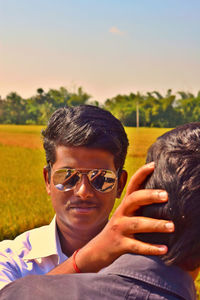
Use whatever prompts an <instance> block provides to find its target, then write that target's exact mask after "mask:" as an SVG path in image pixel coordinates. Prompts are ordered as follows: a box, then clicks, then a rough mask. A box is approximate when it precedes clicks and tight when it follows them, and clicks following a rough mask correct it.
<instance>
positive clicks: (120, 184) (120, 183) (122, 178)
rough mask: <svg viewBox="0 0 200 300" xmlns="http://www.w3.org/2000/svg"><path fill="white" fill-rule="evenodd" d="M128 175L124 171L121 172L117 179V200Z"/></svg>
mask: <svg viewBox="0 0 200 300" xmlns="http://www.w3.org/2000/svg"><path fill="white" fill-rule="evenodd" d="M127 177H128V173H127V172H126V171H125V170H122V172H121V175H120V177H119V179H118V185H117V198H120V197H121V194H122V192H123V189H124V187H125V185H126V182H127Z"/></svg>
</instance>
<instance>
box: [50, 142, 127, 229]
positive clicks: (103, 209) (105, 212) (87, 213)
mask: <svg viewBox="0 0 200 300" xmlns="http://www.w3.org/2000/svg"><path fill="white" fill-rule="evenodd" d="M66 167H67V168H72V169H73V168H76V169H78V170H80V169H87V170H91V169H106V170H111V171H113V172H114V173H115V174H116V172H117V170H116V169H115V165H114V156H113V155H112V154H111V153H109V152H107V151H104V150H101V149H90V148H86V147H66V146H58V147H57V148H56V161H55V163H54V164H53V166H52V169H51V179H50V182H48V180H47V172H45V181H46V188H47V192H48V194H49V195H50V196H51V200H52V204H53V208H54V210H55V212H56V218H57V224H58V226H59V227H62V228H63V226H64V228H71V229H73V230H77V231H81V230H85V231H88V230H89V231H90V232H91V233H92V232H93V233H94V234H96V233H97V232H99V231H100V230H101V229H102V228H103V227H104V226H105V224H106V222H107V220H108V217H109V214H110V212H111V210H112V208H113V205H114V202H115V198H116V197H118V196H120V194H121V191H122V189H123V187H124V184H125V182H124V181H126V180H123V179H122V180H121V179H120V180H119V183H118V181H116V184H115V185H114V188H113V189H112V190H111V191H109V192H106V193H103V192H99V191H97V190H95V189H94V188H93V187H92V186H91V184H90V182H89V180H88V178H87V175H85V174H83V175H82V177H81V180H80V182H78V183H77V184H76V185H75V187H74V188H73V189H71V190H68V191H65V192H63V191H60V190H58V189H57V188H56V187H55V185H54V184H53V178H52V176H53V174H54V172H55V171H56V170H59V169H63V168H66ZM122 177H123V176H122ZM125 177H126V176H125Z"/></svg>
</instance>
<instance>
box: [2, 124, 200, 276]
mask: <svg viewBox="0 0 200 300" xmlns="http://www.w3.org/2000/svg"><path fill="white" fill-rule="evenodd" d="M41 130H42V127H41V126H15V125H0V211H1V230H0V240H2V239H6V238H9V239H12V238H14V237H15V236H16V235H18V234H19V233H21V232H23V231H25V230H27V229H30V228H33V227H36V226H40V225H43V224H47V223H49V222H50V221H51V219H52V217H53V214H54V212H53V209H52V207H51V202H50V199H49V197H48V196H47V194H46V191H45V185H44V182H43V175H42V169H43V166H44V165H45V155H44V151H43V149H42V139H41ZM167 130H168V129H166V128H165V129H161V128H139V129H136V128H130V127H129V128H126V131H127V134H128V137H129V142H130V146H129V150H128V156H127V159H126V163H125V169H126V170H127V171H128V174H129V179H130V176H131V175H132V174H133V173H134V172H135V171H136V170H137V169H138V168H139V167H140V166H142V165H143V164H144V163H145V156H146V152H147V149H148V147H149V146H150V145H151V144H152V143H153V142H154V141H155V140H156V138H157V137H158V136H159V135H161V134H163V133H164V132H166V131H167ZM122 197H123V195H122ZM120 201H121V199H117V200H116V203H115V207H114V209H115V208H116V207H117V206H118V205H119V203H120ZM199 280H200V279H199Z"/></svg>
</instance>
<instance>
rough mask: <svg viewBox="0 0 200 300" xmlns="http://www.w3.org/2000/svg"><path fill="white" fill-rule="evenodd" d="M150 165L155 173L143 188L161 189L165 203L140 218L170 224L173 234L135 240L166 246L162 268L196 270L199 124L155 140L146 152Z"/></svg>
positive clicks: (199, 225) (199, 249)
mask: <svg viewBox="0 0 200 300" xmlns="http://www.w3.org/2000/svg"><path fill="white" fill-rule="evenodd" d="M151 161H154V162H155V170H154V172H153V174H152V175H151V176H150V177H149V178H148V180H147V181H146V184H145V188H148V189H152V188H153V189H154V188H155V189H164V190H166V191H167V192H168V197H169V200H168V202H167V203H164V204H153V205H149V206H147V207H144V208H143V209H142V215H144V216H148V217H151V218H157V219H165V220H172V221H173V222H174V224H175V232H174V233H170V234H168V233H149V234H139V235H138V238H139V239H141V240H142V241H145V242H151V243H157V244H166V245H167V246H168V252H167V254H165V255H164V256H162V257H161V258H162V259H163V260H164V261H165V262H166V264H168V265H172V264H173V265H178V266H180V267H182V268H183V269H185V270H187V271H189V270H190V271H191V270H194V269H196V268H197V267H199V266H200V123H197V122H196V123H189V124H185V125H183V126H179V127H177V128H175V129H173V130H171V131H169V132H167V133H165V134H164V135H162V136H161V137H159V138H158V139H157V141H156V142H155V143H154V144H153V145H152V146H151V147H150V149H149V150H148V154H147V162H151ZM140 213H141V212H140Z"/></svg>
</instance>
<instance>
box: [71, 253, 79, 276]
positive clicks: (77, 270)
mask: <svg viewBox="0 0 200 300" xmlns="http://www.w3.org/2000/svg"><path fill="white" fill-rule="evenodd" d="M79 250H80V249H77V250H76V251H75V252H74V253H73V256H72V259H73V267H74V270H75V271H76V273H81V270H80V269H79V268H78V266H77V264H76V260H75V258H76V254H77V253H78V251H79Z"/></svg>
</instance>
